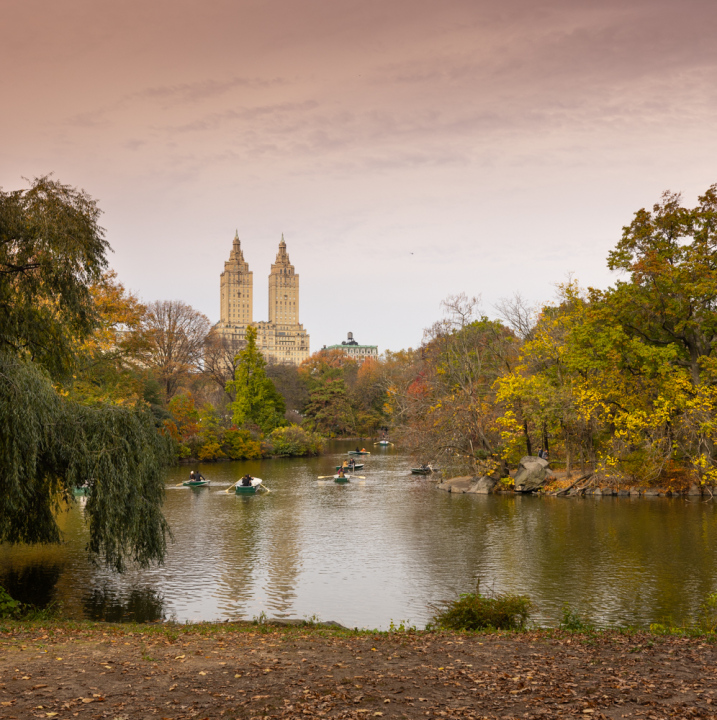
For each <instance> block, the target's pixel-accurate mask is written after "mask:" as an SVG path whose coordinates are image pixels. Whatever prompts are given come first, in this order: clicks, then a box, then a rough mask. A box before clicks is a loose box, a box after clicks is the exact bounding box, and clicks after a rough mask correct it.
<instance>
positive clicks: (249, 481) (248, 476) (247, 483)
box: [241, 475, 253, 487]
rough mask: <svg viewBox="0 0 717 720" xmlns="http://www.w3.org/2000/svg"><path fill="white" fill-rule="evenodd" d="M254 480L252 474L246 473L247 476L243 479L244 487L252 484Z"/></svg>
mask: <svg viewBox="0 0 717 720" xmlns="http://www.w3.org/2000/svg"><path fill="white" fill-rule="evenodd" d="M252 480H253V478H252V476H251V475H245V476H244V477H243V478H242V479H241V484H242V487H249V486H250V485H251V481H252Z"/></svg>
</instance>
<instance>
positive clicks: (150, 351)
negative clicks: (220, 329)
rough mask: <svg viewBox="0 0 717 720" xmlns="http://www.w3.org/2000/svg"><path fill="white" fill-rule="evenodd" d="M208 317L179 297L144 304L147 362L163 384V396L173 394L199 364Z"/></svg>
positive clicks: (199, 367) (207, 330)
mask: <svg viewBox="0 0 717 720" xmlns="http://www.w3.org/2000/svg"><path fill="white" fill-rule="evenodd" d="M209 325H210V324H209V319H208V318H207V316H206V315H203V314H202V313H200V312H199V311H198V310H195V309H194V308H193V307H191V306H190V305H187V304H186V303H183V302H181V301H179V300H157V301H155V302H152V303H149V304H148V305H147V311H146V313H145V316H144V320H143V323H142V326H143V332H144V334H145V337H146V341H147V352H146V355H145V362H146V364H147V365H148V366H149V367H150V368H152V370H153V371H154V373H155V375H156V377H157V380H158V381H159V382H160V384H161V385H162V388H163V390H164V393H165V397H166V400H167V401H169V400H171V399H172V397H173V396H174V395H175V393H176V392H177V390H178V389H179V388H180V386H181V384H182V383H183V382H185V381H186V380H187V378H188V377H189V375H190V373H192V372H193V371H198V370H199V369H201V366H202V359H203V354H204V347H205V340H206V337H207V334H208V332H209Z"/></svg>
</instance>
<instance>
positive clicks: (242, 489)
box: [234, 478, 261, 495]
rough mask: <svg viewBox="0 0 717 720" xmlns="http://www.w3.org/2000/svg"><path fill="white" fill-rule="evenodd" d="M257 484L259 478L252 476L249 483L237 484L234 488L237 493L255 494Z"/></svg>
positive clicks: (259, 481)
mask: <svg viewBox="0 0 717 720" xmlns="http://www.w3.org/2000/svg"><path fill="white" fill-rule="evenodd" d="M259 485H261V478H252V479H251V485H237V486H236V487H235V488H234V490H235V491H236V494H237V495H256V491H257V488H258V487H259Z"/></svg>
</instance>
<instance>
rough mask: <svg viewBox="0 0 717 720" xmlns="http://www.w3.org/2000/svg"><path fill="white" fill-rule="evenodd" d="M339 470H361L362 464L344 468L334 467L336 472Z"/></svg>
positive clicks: (340, 466)
mask: <svg viewBox="0 0 717 720" xmlns="http://www.w3.org/2000/svg"><path fill="white" fill-rule="evenodd" d="M341 468H344V470H361V469H362V468H363V463H356V464H355V465H349V466H348V467H344V466H343V465H337V466H336V469H337V470H341Z"/></svg>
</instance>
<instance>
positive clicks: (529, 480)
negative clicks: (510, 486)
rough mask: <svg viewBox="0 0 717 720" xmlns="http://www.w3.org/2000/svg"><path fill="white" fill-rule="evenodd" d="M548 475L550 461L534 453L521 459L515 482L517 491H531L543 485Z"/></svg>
mask: <svg viewBox="0 0 717 720" xmlns="http://www.w3.org/2000/svg"><path fill="white" fill-rule="evenodd" d="M547 476H548V461H547V460H543V458H539V457H535V456H533V455H526V456H525V457H523V458H521V459H520V463H519V465H518V471H517V472H516V473H515V478H514V479H513V483H514V485H515V492H519V493H531V492H535V491H536V490H538V489H539V488H541V487H542V486H543V484H544V483H545V479H546V477H547Z"/></svg>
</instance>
